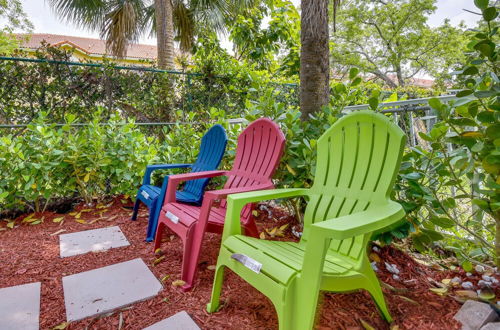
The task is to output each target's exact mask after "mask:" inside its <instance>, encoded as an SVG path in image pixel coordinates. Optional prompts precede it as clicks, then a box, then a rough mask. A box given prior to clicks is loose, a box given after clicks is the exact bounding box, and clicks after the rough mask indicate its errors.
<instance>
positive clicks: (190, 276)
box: [181, 226, 202, 292]
mask: <svg viewBox="0 0 500 330" xmlns="http://www.w3.org/2000/svg"><path fill="white" fill-rule="evenodd" d="M193 227H194V226H193ZM193 227H191V228H189V230H188V232H187V235H186V237H185V238H184V253H183V256H182V275H181V279H182V280H183V281H184V282H186V283H185V284H184V285H183V286H182V287H181V289H182V291H184V292H186V291H189V290H191V289H192V288H193V286H194V280H195V277H196V271H197V269H198V257H199V255H200V247H201V244H199V243H198V242H197V241H196V240H197V239H200V238H198V237H194V236H195V235H194V232H195V230H194V228H193ZM201 239H202V238H201ZM200 243H201V242H200Z"/></svg>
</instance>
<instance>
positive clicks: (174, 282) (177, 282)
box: [172, 280, 186, 286]
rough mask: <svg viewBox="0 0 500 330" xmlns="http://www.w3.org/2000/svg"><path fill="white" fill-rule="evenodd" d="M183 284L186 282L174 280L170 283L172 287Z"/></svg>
mask: <svg viewBox="0 0 500 330" xmlns="http://www.w3.org/2000/svg"><path fill="white" fill-rule="evenodd" d="M184 284H186V282H184V281H183V280H175V281H173V282H172V285H173V286H183V285H184Z"/></svg>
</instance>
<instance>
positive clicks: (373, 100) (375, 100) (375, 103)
mask: <svg viewBox="0 0 500 330" xmlns="http://www.w3.org/2000/svg"><path fill="white" fill-rule="evenodd" d="M378 103H379V101H378V97H371V98H370V99H369V100H368V104H369V105H370V108H371V109H372V110H377V108H378Z"/></svg>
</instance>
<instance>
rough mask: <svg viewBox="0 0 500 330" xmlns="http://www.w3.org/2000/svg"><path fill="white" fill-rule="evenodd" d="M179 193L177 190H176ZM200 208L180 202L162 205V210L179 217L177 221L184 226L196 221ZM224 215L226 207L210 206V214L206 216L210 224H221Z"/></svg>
mask: <svg viewBox="0 0 500 330" xmlns="http://www.w3.org/2000/svg"><path fill="white" fill-rule="evenodd" d="M177 193H179V192H177ZM200 211H201V208H200V207H199V206H196V205H190V204H181V203H168V204H167V206H163V208H162V212H163V213H164V214H165V213H166V212H170V213H172V214H173V215H175V216H176V217H178V218H179V223H181V224H183V225H184V226H185V227H190V226H191V225H193V224H194V223H196V222H197V221H198V219H199V216H200ZM225 217H226V209H225V208H219V207H212V208H211V209H210V215H209V217H208V222H209V223H211V224H215V225H219V226H223V225H224V218H225Z"/></svg>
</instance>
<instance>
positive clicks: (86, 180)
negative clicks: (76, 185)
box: [83, 173, 90, 182]
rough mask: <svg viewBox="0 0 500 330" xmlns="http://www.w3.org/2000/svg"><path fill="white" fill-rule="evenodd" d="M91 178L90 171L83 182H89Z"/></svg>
mask: <svg viewBox="0 0 500 330" xmlns="http://www.w3.org/2000/svg"><path fill="white" fill-rule="evenodd" d="M89 179H90V173H87V174H85V177H84V178H83V182H89Z"/></svg>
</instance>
